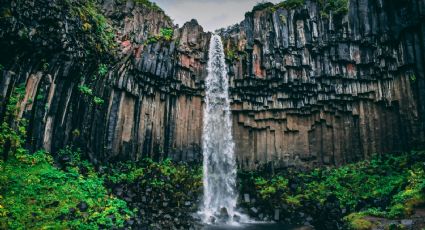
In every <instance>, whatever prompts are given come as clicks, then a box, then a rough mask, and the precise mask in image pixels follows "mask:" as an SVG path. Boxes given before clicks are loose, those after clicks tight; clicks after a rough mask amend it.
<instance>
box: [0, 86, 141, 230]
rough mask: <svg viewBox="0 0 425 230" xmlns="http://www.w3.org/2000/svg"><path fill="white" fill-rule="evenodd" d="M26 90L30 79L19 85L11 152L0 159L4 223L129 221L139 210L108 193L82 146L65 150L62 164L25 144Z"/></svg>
mask: <svg viewBox="0 0 425 230" xmlns="http://www.w3.org/2000/svg"><path fill="white" fill-rule="evenodd" d="M24 93H25V85H20V86H18V87H17V88H15V90H14V92H13V93H12V96H11V97H10V98H9V103H8V105H7V106H6V116H5V120H4V121H3V122H2V126H1V130H0V151H1V152H6V153H7V154H6V156H4V158H3V159H1V160H0V229H99V228H118V227H121V228H122V227H124V223H125V221H126V220H128V219H130V218H131V217H132V216H133V212H132V211H131V210H129V209H128V208H127V204H126V202H125V201H123V200H120V199H117V198H115V197H114V196H112V195H110V194H108V192H107V190H106V188H105V187H104V185H103V179H102V178H101V177H98V176H97V175H96V173H95V171H94V169H93V167H92V166H91V164H90V163H88V162H87V161H84V160H82V159H81V158H80V152H79V151H72V150H71V148H66V149H64V150H62V151H60V152H59V156H67V159H69V160H68V162H67V164H65V165H64V166H65V169H64V170H60V169H58V168H56V167H55V166H54V161H53V158H52V157H51V156H50V155H48V154H47V153H45V152H43V151H38V152H36V153H33V154H30V153H29V152H28V150H26V149H25V148H24V147H23V146H24V141H25V139H26V133H25V123H26V122H25V120H24V119H17V118H16V117H17V112H18V110H19V107H18V105H19V102H20V101H21V100H22V98H23V96H24ZM12 121H13V122H12ZM7 146H8V147H7Z"/></svg>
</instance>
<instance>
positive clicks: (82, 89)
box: [78, 85, 93, 96]
mask: <svg viewBox="0 0 425 230" xmlns="http://www.w3.org/2000/svg"><path fill="white" fill-rule="evenodd" d="M78 90H79V91H80V92H81V93H83V94H85V95H89V96H92V95H93V90H92V89H90V88H89V87H88V86H86V85H80V86H78Z"/></svg>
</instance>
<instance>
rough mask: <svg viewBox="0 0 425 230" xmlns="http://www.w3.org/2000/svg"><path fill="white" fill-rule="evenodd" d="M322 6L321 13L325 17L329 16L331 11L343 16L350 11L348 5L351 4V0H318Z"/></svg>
mask: <svg viewBox="0 0 425 230" xmlns="http://www.w3.org/2000/svg"><path fill="white" fill-rule="evenodd" d="M318 3H319V4H320V6H321V11H320V13H321V14H322V16H324V17H328V16H329V13H330V12H332V14H334V15H336V16H341V15H344V14H346V13H348V7H349V4H350V1H349V0H318Z"/></svg>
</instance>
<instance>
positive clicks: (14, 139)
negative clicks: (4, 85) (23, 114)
mask: <svg viewBox="0 0 425 230" xmlns="http://www.w3.org/2000/svg"><path fill="white" fill-rule="evenodd" d="M24 95H25V84H21V85H19V86H18V87H16V88H15V89H14V91H13V92H12V94H11V96H10V98H9V102H8V104H7V105H6V113H5V117H4V120H3V121H2V123H1V127H0V153H3V154H4V156H3V158H7V157H8V156H9V155H11V154H12V153H14V152H17V153H23V152H25V149H24V148H23V147H22V145H23V143H24V142H25V135H26V126H27V121H26V120H25V119H17V118H16V117H17V113H18V111H19V106H18V105H19V102H20V101H21V100H22V99H23V98H24Z"/></svg>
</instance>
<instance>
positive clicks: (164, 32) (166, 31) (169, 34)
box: [159, 28, 174, 41]
mask: <svg viewBox="0 0 425 230" xmlns="http://www.w3.org/2000/svg"><path fill="white" fill-rule="evenodd" d="M173 33H174V30H173V29H172V28H161V30H160V32H159V35H160V36H161V37H162V38H164V39H165V40H166V41H171V39H173Z"/></svg>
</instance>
